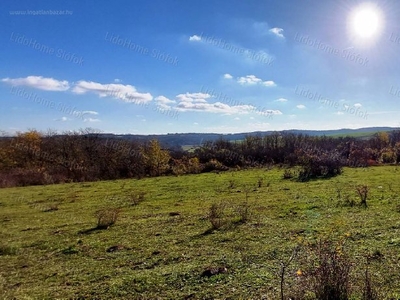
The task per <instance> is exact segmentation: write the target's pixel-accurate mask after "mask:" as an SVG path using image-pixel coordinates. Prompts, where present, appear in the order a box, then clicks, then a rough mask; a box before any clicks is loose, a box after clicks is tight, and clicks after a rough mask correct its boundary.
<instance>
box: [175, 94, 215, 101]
mask: <svg viewBox="0 0 400 300" xmlns="http://www.w3.org/2000/svg"><path fill="white" fill-rule="evenodd" d="M176 98H178V100H179V101H180V102H196V103H199V102H200V103H206V102H207V100H206V99H208V98H211V95H210V94H205V93H185V94H179V95H178V96H176Z"/></svg>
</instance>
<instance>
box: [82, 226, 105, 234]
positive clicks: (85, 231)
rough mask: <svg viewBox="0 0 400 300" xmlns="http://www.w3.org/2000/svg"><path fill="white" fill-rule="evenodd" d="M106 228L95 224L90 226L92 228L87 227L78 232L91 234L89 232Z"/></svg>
mask: <svg viewBox="0 0 400 300" xmlns="http://www.w3.org/2000/svg"><path fill="white" fill-rule="evenodd" d="M107 228H108V227H99V226H96V227H92V228H89V229H84V230H79V231H78V234H91V233H95V232H99V231H103V230H106V229H107Z"/></svg>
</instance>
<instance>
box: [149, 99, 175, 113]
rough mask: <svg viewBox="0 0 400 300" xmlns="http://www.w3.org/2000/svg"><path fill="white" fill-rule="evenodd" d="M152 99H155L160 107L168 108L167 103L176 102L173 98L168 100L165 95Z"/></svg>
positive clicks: (169, 107)
mask: <svg viewBox="0 0 400 300" xmlns="http://www.w3.org/2000/svg"><path fill="white" fill-rule="evenodd" d="M154 100H156V101H157V106H158V107H160V108H161V109H165V110H170V109H171V106H170V105H169V104H172V103H176V101H175V100H170V99H168V98H167V97H165V96H158V97H156V98H155V99H154Z"/></svg>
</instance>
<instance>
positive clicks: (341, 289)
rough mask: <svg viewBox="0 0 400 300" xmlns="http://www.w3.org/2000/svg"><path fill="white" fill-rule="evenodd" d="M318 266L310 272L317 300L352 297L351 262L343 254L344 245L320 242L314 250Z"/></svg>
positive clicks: (341, 299)
mask: <svg viewBox="0 0 400 300" xmlns="http://www.w3.org/2000/svg"><path fill="white" fill-rule="evenodd" d="M314 253H315V255H316V261H315V263H316V266H314V267H313V269H312V270H311V272H310V276H311V285H312V288H313V292H314V293H315V296H316V298H317V299H320V300H348V299H349V296H350V277H349V275H350V270H351V262H350V259H349V258H348V256H347V255H346V254H345V253H344V252H343V243H339V244H338V245H335V244H334V243H333V242H331V241H320V242H319V244H318V246H317V248H316V249H315V250H314Z"/></svg>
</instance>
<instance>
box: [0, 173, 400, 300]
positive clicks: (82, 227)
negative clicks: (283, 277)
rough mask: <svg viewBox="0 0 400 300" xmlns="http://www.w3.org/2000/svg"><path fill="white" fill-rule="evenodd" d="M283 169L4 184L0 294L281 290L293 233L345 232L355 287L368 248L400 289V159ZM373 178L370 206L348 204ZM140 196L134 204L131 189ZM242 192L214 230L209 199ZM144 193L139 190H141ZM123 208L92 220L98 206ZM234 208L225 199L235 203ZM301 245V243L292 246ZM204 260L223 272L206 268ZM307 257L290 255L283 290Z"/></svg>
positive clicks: (244, 295)
mask: <svg viewBox="0 0 400 300" xmlns="http://www.w3.org/2000/svg"><path fill="white" fill-rule="evenodd" d="M282 174H283V170H282V169H278V168H275V169H272V170H266V169H254V170H243V171H232V172H226V173H220V174H217V173H207V174H199V175H187V176H181V177H172V176H171V177H158V178H146V179H142V180H133V179H132V180H117V181H107V182H93V183H72V184H62V185H51V186H37V187H26V188H9V189H0V211H1V213H0V225H1V226H0V238H1V240H0V295H1V297H2V298H1V297H0V298H1V299H279V279H278V276H277V275H276V273H277V272H278V270H279V266H280V259H282V260H286V259H287V258H288V257H289V256H290V254H291V252H292V249H293V248H294V247H295V246H296V245H298V244H302V245H306V244H308V243H315V242H316V241H318V240H319V239H324V238H331V239H334V240H339V239H346V243H345V247H346V249H347V250H348V253H350V254H351V257H352V260H353V262H354V266H353V269H352V273H351V276H352V284H353V295H354V298H353V299H361V294H360V289H359V286H361V285H362V282H363V276H364V268H365V257H366V255H372V256H373V257H374V258H375V259H373V260H371V265H370V273H371V274H372V279H373V281H374V282H375V283H376V284H377V285H378V286H379V292H380V293H381V294H380V295H381V296H380V298H379V299H390V298H392V299H399V298H400V272H399V270H400V186H399V185H398V184H399V178H400V169H399V168H398V167H394V166H385V167H374V168H369V169H362V168H359V169H350V168H345V169H344V173H343V175H341V176H339V177H336V178H332V179H329V180H314V181H310V182H307V183H300V182H296V181H294V180H292V181H291V180H284V179H282ZM360 184H363V185H368V187H369V189H370V193H369V196H368V200H367V203H368V208H367V209H365V208H362V207H360V206H359V205H356V206H353V207H350V206H346V205H344V204H345V203H346V201H347V202H350V201H351V200H354V201H356V202H358V201H359V198H358V196H357V194H356V192H355V186H356V185H360ZM140 194H142V196H143V195H144V200H143V199H142V200H143V201H142V202H140V203H138V204H137V205H133V204H132V202H133V201H136V200H137V199H139V198H138V195H140ZM246 198H248V199H247V200H248V207H249V212H250V217H249V220H248V221H247V222H242V223H239V222H238V220H235V218H236V217H235V216H233V217H232V219H231V220H230V221H231V223H229V224H230V225H229V226H226V227H223V228H221V229H219V230H215V231H211V230H210V227H211V225H210V222H209V220H208V218H207V216H208V213H209V208H210V206H211V205H212V204H213V203H221V202H222V203H225V205H226V207H228V209H230V208H235V207H241V206H240V205H243V203H244V202H245V201H246ZM137 202H139V201H137ZM103 208H120V210H121V213H120V216H119V218H118V219H117V221H116V223H115V225H113V226H111V227H110V228H108V229H106V230H95V229H93V228H94V227H95V226H96V224H97V219H96V217H95V213H96V211H98V210H99V209H103ZM231 212H232V211H231ZM303 254H305V253H302V252H300V253H299V255H300V256H301V255H303ZM210 267H224V268H226V269H224V272H220V274H216V275H214V276H208V275H207V270H210ZM300 268H302V267H301V261H300V259H294V260H293V262H292V264H291V265H290V267H289V268H288V270H287V272H288V275H287V283H288V285H289V286H288V287H287V291H289V290H290V289H291V288H292V287H291V284H292V283H293V282H294V281H295V280H296V276H295V272H296V270H298V269H300Z"/></svg>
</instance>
